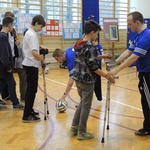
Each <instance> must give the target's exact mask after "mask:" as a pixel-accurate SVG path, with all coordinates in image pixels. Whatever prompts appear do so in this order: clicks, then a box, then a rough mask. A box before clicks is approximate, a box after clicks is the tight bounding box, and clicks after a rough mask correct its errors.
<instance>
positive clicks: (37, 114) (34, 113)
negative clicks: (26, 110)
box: [31, 109, 40, 116]
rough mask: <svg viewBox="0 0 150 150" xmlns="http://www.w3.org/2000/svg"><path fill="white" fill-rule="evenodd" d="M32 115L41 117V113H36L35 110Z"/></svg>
mask: <svg viewBox="0 0 150 150" xmlns="http://www.w3.org/2000/svg"><path fill="white" fill-rule="evenodd" d="M31 113H32V114H33V115H35V116H39V115H40V114H39V112H36V111H34V109H33V110H32V112H31Z"/></svg>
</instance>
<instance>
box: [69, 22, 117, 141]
mask: <svg viewBox="0 0 150 150" xmlns="http://www.w3.org/2000/svg"><path fill="white" fill-rule="evenodd" d="M99 31H101V27H100V25H99V24H98V23H96V22H95V21H93V20H89V21H87V22H86V23H85V26H84V32H85V36H84V38H83V39H81V40H79V41H77V43H76V45H75V46H74V49H75V53H76V55H75V62H74V71H73V79H74V80H75V83H76V86H77V91H78V94H79V96H80V100H81V101H80V103H79V105H78V107H77V109H76V112H75V115H74V118H73V121H72V127H71V129H70V134H71V135H77V139H78V140H86V139H91V138H93V137H94V135H93V134H92V133H89V132H87V131H86V130H87V129H86V124H87V120H88V117H89V113H90V109H91V105H92V99H93V91H94V85H95V80H96V74H98V75H99V76H103V77H105V78H106V79H110V81H111V83H113V84H114V83H115V80H114V78H113V77H112V76H108V74H106V73H104V72H103V71H101V70H100V69H99V63H98V59H97V50H96V48H95V46H94V45H93V44H92V42H91V41H94V40H96V39H97V37H98V33H99Z"/></svg>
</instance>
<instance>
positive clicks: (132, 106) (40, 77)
mask: <svg viewBox="0 0 150 150" xmlns="http://www.w3.org/2000/svg"><path fill="white" fill-rule="evenodd" d="M39 77H40V78H43V77H42V76H39ZM45 79H46V80H49V81H52V82H55V83H57V84H60V85H63V86H67V84H64V83H61V82H58V81H56V80H52V79H49V78H45ZM72 89H77V88H76V87H72ZM103 99H106V97H103ZM110 100H111V101H112V102H114V103H118V104H120V105H124V106H126V107H130V108H133V109H136V110H138V111H142V109H139V108H137V107H134V106H131V105H128V104H125V103H122V102H118V101H116V100H113V99H110Z"/></svg>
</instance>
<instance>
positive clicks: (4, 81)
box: [0, 72, 19, 105]
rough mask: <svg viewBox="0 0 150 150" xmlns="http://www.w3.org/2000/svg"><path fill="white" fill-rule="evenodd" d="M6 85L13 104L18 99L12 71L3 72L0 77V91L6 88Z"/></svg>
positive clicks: (15, 103)
mask: <svg viewBox="0 0 150 150" xmlns="http://www.w3.org/2000/svg"><path fill="white" fill-rule="evenodd" d="M7 86H8V92H9V94H10V100H11V101H12V103H13V105H17V104H18V103H19V101H18V98H17V95H16V82H15V80H14V77H13V73H12V72H5V73H4V75H3V78H1V79H0V92H2V91H3V90H4V89H5V88H7Z"/></svg>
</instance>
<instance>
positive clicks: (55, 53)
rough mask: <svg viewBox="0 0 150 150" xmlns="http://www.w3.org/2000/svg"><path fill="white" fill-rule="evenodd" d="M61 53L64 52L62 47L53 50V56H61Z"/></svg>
mask: <svg viewBox="0 0 150 150" xmlns="http://www.w3.org/2000/svg"><path fill="white" fill-rule="evenodd" d="M61 54H64V52H63V51H62V50H61V49H60V48H56V49H55V50H54V52H53V57H60V55H61Z"/></svg>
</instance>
